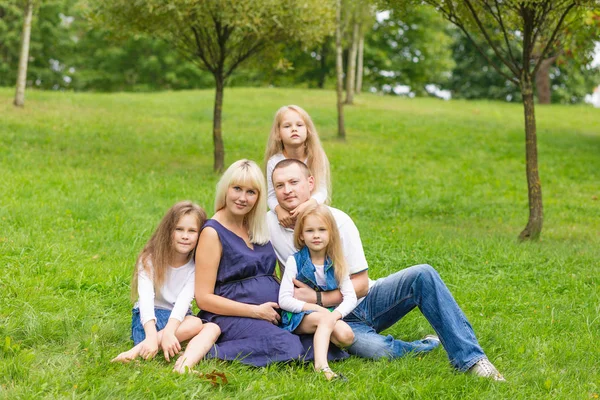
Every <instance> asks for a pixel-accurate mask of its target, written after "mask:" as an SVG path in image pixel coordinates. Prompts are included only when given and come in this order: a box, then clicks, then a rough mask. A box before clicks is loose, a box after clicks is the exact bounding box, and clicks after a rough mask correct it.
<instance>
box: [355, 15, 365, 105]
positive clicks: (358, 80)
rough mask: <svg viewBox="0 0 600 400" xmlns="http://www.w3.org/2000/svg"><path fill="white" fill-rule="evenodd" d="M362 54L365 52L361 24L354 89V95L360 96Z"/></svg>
mask: <svg viewBox="0 0 600 400" xmlns="http://www.w3.org/2000/svg"><path fill="white" fill-rule="evenodd" d="M364 52H365V33H364V32H363V29H362V24H361V25H360V28H359V33H358V56H357V58H358V60H357V66H356V88H355V93H356V94H360V92H362V78H363V61H364V60H363V58H364Z"/></svg>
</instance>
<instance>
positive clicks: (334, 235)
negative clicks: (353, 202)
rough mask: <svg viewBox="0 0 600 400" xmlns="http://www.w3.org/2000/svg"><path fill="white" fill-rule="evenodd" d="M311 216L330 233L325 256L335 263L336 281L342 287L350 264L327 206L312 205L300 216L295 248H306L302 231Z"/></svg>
mask: <svg viewBox="0 0 600 400" xmlns="http://www.w3.org/2000/svg"><path fill="white" fill-rule="evenodd" d="M309 215H314V216H316V217H317V218H319V219H320V220H321V221H322V222H323V223H324V224H325V227H326V228H327V230H328V231H329V243H328V244H327V248H326V249H325V254H326V255H327V256H328V257H329V258H330V259H331V262H332V263H333V268H334V271H335V280H336V281H337V283H338V285H340V284H341V283H342V280H343V279H344V277H345V276H346V275H347V274H348V264H347V263H346V258H345V257H344V252H343V250H342V240H341V239H340V232H339V230H338V227H337V224H336V223H335V219H334V218H333V214H331V211H329V208H328V207H327V206H326V205H324V204H317V205H310V206H308V207H307V208H306V209H305V210H304V211H303V212H302V213H301V214H300V215H299V216H298V219H297V220H296V227H295V229H294V246H296V248H297V249H301V248H302V247H304V246H306V244H305V243H304V240H303V239H302V231H303V230H304V223H305V220H306V218H307V217H308V216H309Z"/></svg>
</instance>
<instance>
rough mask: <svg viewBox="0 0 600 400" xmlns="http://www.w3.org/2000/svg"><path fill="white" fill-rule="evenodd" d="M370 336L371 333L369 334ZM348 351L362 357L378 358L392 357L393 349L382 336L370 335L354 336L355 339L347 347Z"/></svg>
mask: <svg viewBox="0 0 600 400" xmlns="http://www.w3.org/2000/svg"><path fill="white" fill-rule="evenodd" d="M370 336H371V335H370ZM348 352H350V353H351V354H354V355H357V356H359V357H362V358H370V359H373V360H378V359H380V358H394V351H393V349H392V348H391V347H390V344H389V343H386V340H385V338H384V337H383V336H380V335H372V336H371V337H369V338H366V337H362V338H361V337H356V340H355V341H354V343H353V344H352V346H350V347H349V348H348Z"/></svg>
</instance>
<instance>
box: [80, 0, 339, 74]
mask: <svg viewBox="0 0 600 400" xmlns="http://www.w3.org/2000/svg"><path fill="white" fill-rule="evenodd" d="M330 3H331V2H329V1H322V0H319V1H317V0H303V1H279V0H262V1H256V0H247V1H228V0H221V1H202V0H197V1H190V0H178V1H171V2H168V3H165V2H164V1H162V0H153V1H129V0H119V1H111V2H104V1H100V0H98V1H95V0H92V1H90V4H91V11H90V15H91V17H92V18H94V20H95V22H96V23H97V25H98V26H101V27H107V28H111V29H112V30H114V31H115V32H120V33H121V34H128V33H129V32H139V33H144V34H151V35H154V36H158V37H161V38H163V39H165V40H166V41H168V42H169V43H170V44H171V46H172V47H175V48H178V49H179V50H180V51H181V52H182V53H183V54H185V55H186V56H187V57H188V58H189V59H190V60H192V61H194V62H195V63H196V64H197V65H198V66H199V67H201V68H203V69H206V70H208V71H210V72H212V73H213V74H217V75H222V76H223V77H225V78H227V77H228V76H230V75H231V73H232V72H233V71H234V70H235V69H236V68H237V67H238V66H239V65H240V64H242V63H243V62H244V61H246V59H248V58H250V57H253V56H255V55H256V54H258V53H260V52H262V51H266V50H268V49H276V48H277V46H275V44H276V43H280V42H281V41H282V40H284V39H290V40H302V42H303V43H306V44H307V45H310V44H314V43H316V42H318V41H320V40H321V39H322V37H324V36H325V35H327V34H328V33H330V32H331V29H332V19H333V7H332V5H331V4H330ZM215 76H216V75H215Z"/></svg>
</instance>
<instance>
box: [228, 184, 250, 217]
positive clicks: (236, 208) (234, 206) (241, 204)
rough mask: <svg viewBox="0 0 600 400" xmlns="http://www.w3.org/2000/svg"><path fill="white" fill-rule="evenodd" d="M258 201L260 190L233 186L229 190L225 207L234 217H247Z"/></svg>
mask: <svg viewBox="0 0 600 400" xmlns="http://www.w3.org/2000/svg"><path fill="white" fill-rule="evenodd" d="M257 200H258V189H257V188H255V187H251V186H244V185H231V186H229V189H227V196H226V197H225V207H227V210H228V211H229V212H231V213H232V214H234V215H246V214H248V213H249V212H250V211H252V208H253V207H254V204H256V201H257Z"/></svg>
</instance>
